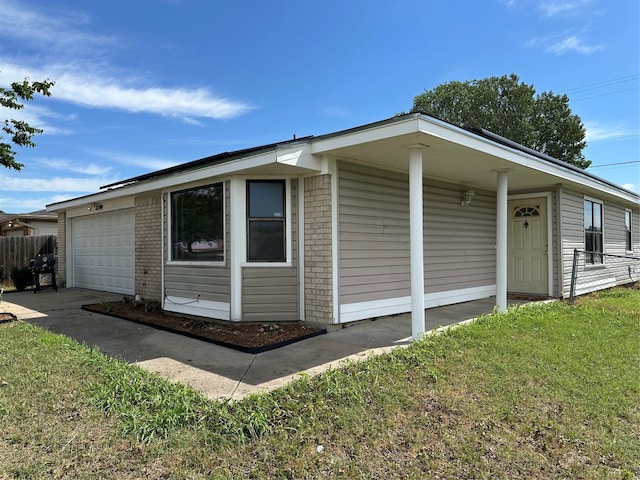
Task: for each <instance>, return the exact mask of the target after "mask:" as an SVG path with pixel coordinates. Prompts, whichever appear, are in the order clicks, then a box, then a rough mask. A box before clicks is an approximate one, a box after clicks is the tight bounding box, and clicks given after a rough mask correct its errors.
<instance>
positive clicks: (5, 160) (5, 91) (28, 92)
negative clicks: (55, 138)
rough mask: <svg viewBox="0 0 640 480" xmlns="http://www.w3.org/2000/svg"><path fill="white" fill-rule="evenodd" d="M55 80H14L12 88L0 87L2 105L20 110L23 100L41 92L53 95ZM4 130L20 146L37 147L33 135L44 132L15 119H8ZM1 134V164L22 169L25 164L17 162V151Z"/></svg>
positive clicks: (0, 104) (27, 99)
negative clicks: (50, 90) (51, 90)
mask: <svg viewBox="0 0 640 480" xmlns="http://www.w3.org/2000/svg"><path fill="white" fill-rule="evenodd" d="M53 85H54V82H51V81H49V80H45V81H43V82H32V81H30V80H29V79H28V78H25V79H24V80H23V81H22V82H13V83H12V84H11V87H10V88H4V87H0V106H2V107H4V108H8V109H12V110H20V109H21V108H23V107H24V105H23V104H22V103H21V101H29V100H33V96H34V94H36V93H39V94H41V95H44V96H47V97H49V96H51V93H50V92H49V89H50V88H51V87H52V86H53ZM2 131H3V132H4V133H6V134H7V135H9V137H10V138H11V142H12V143H13V144H14V145H18V146H20V147H35V143H33V141H32V140H31V137H32V136H33V135H36V134H38V133H42V129H40V128H35V127H32V126H30V125H29V124H28V123H27V122H24V121H22V120H15V119H11V118H9V119H6V120H5V121H4V125H3V126H2ZM2 140H3V137H2V136H0V165H3V166H4V167H7V168H13V169H15V170H20V169H21V168H22V167H23V166H24V165H23V164H21V163H18V162H16V160H15V157H16V155H17V153H16V152H15V151H14V150H13V149H12V145H11V143H8V142H4V141H2Z"/></svg>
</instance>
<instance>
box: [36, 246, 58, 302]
mask: <svg viewBox="0 0 640 480" xmlns="http://www.w3.org/2000/svg"><path fill="white" fill-rule="evenodd" d="M55 265H56V257H55V255H54V254H53V253H45V254H44V255H38V256H37V257H36V258H34V259H33V260H31V271H32V272H33V277H34V280H35V282H34V283H35V285H36V288H35V290H34V291H33V293H37V292H39V291H40V290H42V288H44V287H51V288H53V289H54V290H55V291H56V292H57V291H58V285H56V270H55V268H54V267H55ZM45 275H46V276H48V277H49V278H50V281H48V282H46V283H47V284H46V285H42V284H41V280H42V277H43V276H45Z"/></svg>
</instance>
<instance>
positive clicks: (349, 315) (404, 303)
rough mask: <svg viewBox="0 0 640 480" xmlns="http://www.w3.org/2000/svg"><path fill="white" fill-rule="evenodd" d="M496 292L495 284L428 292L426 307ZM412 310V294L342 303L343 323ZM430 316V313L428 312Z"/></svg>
mask: <svg viewBox="0 0 640 480" xmlns="http://www.w3.org/2000/svg"><path fill="white" fill-rule="evenodd" d="M495 294H496V286H495V285H485V286H482V287H471V288H462V289H459V290H448V291H446V292H435V293H427V294H425V296H424V304H425V308H435V307H440V306H443V305H452V304H454V303H462V302H469V301H471V300H480V299H482V298H488V297H493V296H495ZM410 311H411V296H405V297H395V298H385V299H382V300H371V301H368V302H357V303H347V304H344V305H340V320H341V323H345V322H353V321H355V320H363V319H365V318H373V317H382V316H385V315H395V314H398V313H407V312H410ZM427 316H428V314H427Z"/></svg>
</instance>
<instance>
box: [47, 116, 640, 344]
mask: <svg viewBox="0 0 640 480" xmlns="http://www.w3.org/2000/svg"><path fill="white" fill-rule="evenodd" d="M47 208H48V210H49V211H51V212H56V213H57V215H58V225H59V229H58V241H59V260H58V266H59V272H58V277H59V279H62V280H64V281H65V282H66V286H69V287H84V288H92V289H97V290H106V291H112V292H120V293H123V294H130V295H133V294H137V295H140V296H141V297H143V298H147V299H153V300H158V301H160V302H162V306H163V308H164V309H165V310H167V311H171V312H179V313H186V314H193V315H199V316H203V317H210V318H216V319H223V320H230V321H260V322H267V321H284V320H306V321H309V322H314V323H325V324H334V323H344V322H351V321H355V320H360V319H366V318H372V317H378V316H382V315H390V314H396V313H402V312H411V314H412V328H413V333H414V335H415V336H418V335H419V334H420V333H421V332H422V331H424V324H425V309H426V308H430V307H435V306H440V305H447V304H453V303H458V302H465V301H470V300H475V299H481V298H488V297H493V296H495V297H496V306H497V308H498V309H499V310H504V309H506V305H507V293H508V292H514V293H518V294H526V295H535V296H542V297H555V298H562V297H567V296H569V294H570V289H571V279H572V272H573V271H574V268H573V267H574V263H575V267H576V268H575V272H576V275H577V277H579V278H580V279H587V280H588V281H586V282H582V283H581V286H580V291H579V292H578V293H585V292H588V291H590V290H596V289H599V288H603V287H605V286H611V285H613V284H618V283H625V282H631V281H637V280H638V279H639V274H640V271H639V270H640V268H638V269H636V268H635V266H633V268H632V267H631V266H629V268H628V272H627V270H626V269H625V270H624V273H623V274H620V273H619V270H620V269H616V270H615V271H614V269H612V268H611V267H612V265H613V264H614V263H616V262H613V261H610V258H619V257H632V256H634V254H635V255H636V256H637V255H638V254H639V253H640V233H639V229H638V227H639V226H640V196H639V195H638V194H636V193H634V192H631V191H628V190H626V189H624V188H622V187H620V186H618V185H615V184H612V183H611V182H608V181H606V180H603V179H601V178H598V177H596V176H593V175H591V174H589V173H587V172H585V171H583V170H580V169H579V168H576V167H574V166H572V165H570V164H567V163H564V162H562V161H559V160H557V159H554V158H550V157H548V156H545V155H543V154H541V153H539V152H536V151H533V150H530V149H528V148H525V147H523V146H521V145H518V144H515V143H513V142H510V141H509V140H507V139H505V138H502V137H499V136H497V135H494V134H492V133H491V132H488V131H485V130H468V129H464V128H460V127H457V126H455V125H452V124H449V123H446V122H443V121H440V120H438V119H435V118H432V117H429V116H426V115H423V114H406V115H399V116H396V117H393V118H390V119H387V120H383V121H380V122H376V123H372V124H368V125H363V126H359V127H356V128H352V129H349V130H344V131H339V132H335V133H331V134H327V135H321V136H317V137H316V136H313V137H305V138H298V139H296V138H294V139H292V140H288V141H284V142H280V143H274V144H271V145H264V146H260V147H256V148H249V149H245V150H239V151H234V152H230V153H221V154H218V155H214V156H211V157H207V158H203V159H200V160H195V161H192V162H188V163H184V164H181V165H178V166H175V167H171V168H167V169H164V170H159V171H156V172H152V173H149V174H146V175H140V176H137V177H134V178H130V179H127V180H123V181H121V182H118V183H117V184H112V185H107V186H105V187H103V189H102V191H100V192H99V193H96V194H93V195H89V196H84V197H80V198H75V199H72V200H67V201H64V202H60V203H55V204H52V205H49V206H48V207H47ZM576 249H577V250H579V251H582V252H588V253H582V254H581V255H580V256H579V257H577V258H576V259H575V262H574V250H576ZM609 255H615V256H616V257H613V256H612V257H609ZM630 265H631V264H630ZM635 265H637V263H636V264H635ZM427 315H428V313H427Z"/></svg>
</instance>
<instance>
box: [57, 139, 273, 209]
mask: <svg viewBox="0 0 640 480" xmlns="http://www.w3.org/2000/svg"><path fill="white" fill-rule="evenodd" d="M276 153H277V152H276V151H275V150H273V151H269V152H266V153H262V154H260V155H255V156H253V157H245V158H240V159H238V160H232V161H229V162H225V163H222V164H218V165H210V166H208V167H204V168H199V169H197V170H190V171H187V172H182V173H174V174H168V175H166V176H163V177H160V178H157V179H155V180H146V181H142V182H140V183H134V184H132V185H125V186H123V187H116V188H113V189H109V190H106V191H104V192H98V193H95V194H92V195H87V196H84V197H78V198H75V199H71V200H68V201H65V202H60V203H54V204H52V205H47V211H50V212H56V211H58V210H66V209H69V208H73V207H77V206H82V205H86V204H87V203H91V202H102V201H105V200H109V199H111V198H117V197H122V196H127V195H139V194H141V193H145V192H149V191H152V190H161V189H167V188H171V187H175V186H177V185H183V184H187V183H191V182H197V181H199V180H202V179H204V178H210V177H220V176H223V175H229V174H232V173H235V172H237V171H238V170H245V169H248V168H255V167H261V166H263V165H268V164H270V163H275V162H276V159H277V157H276Z"/></svg>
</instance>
